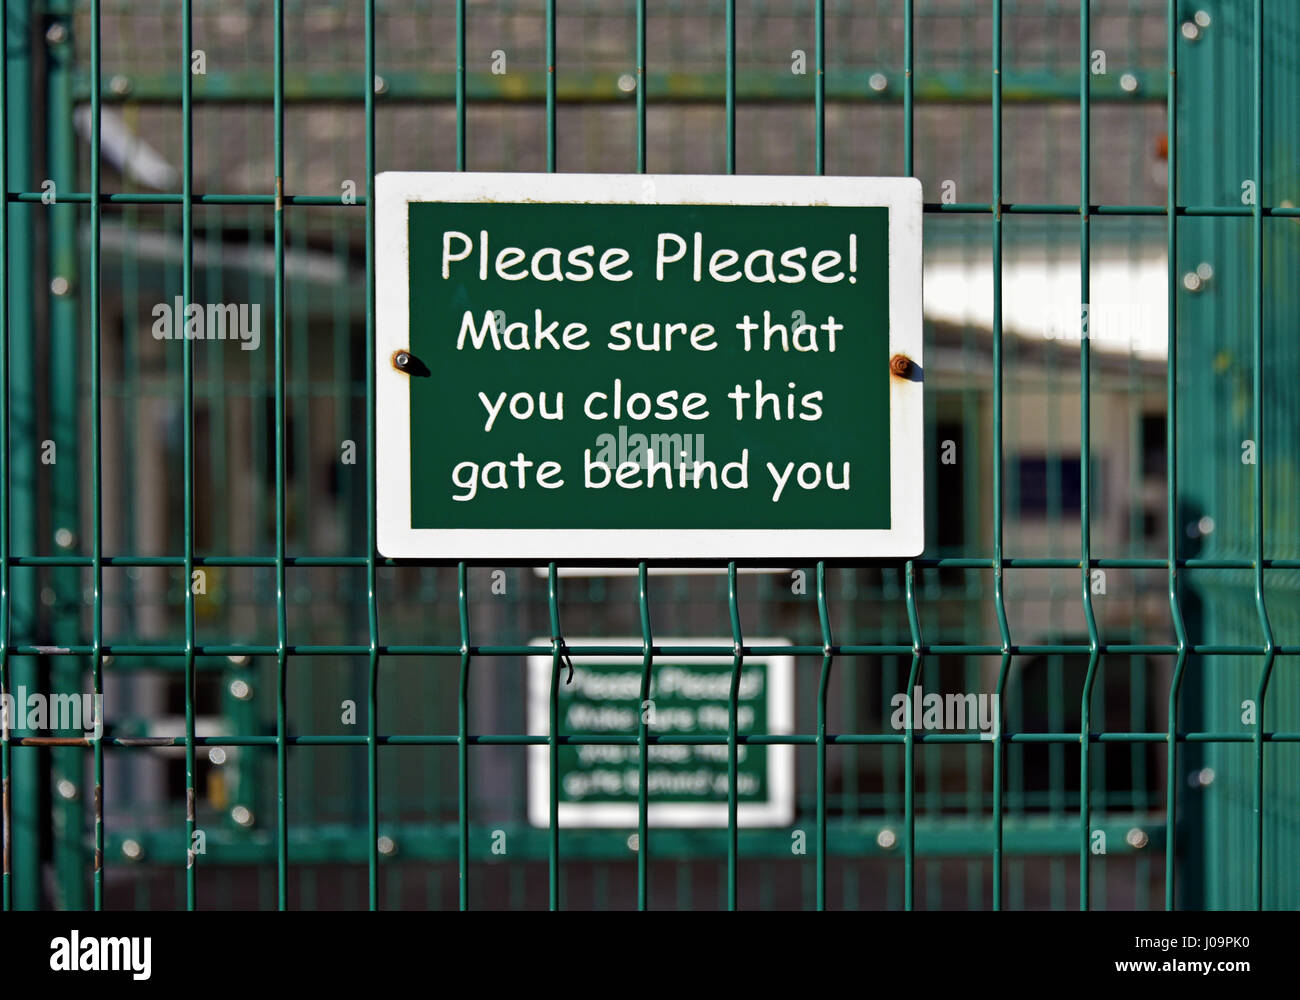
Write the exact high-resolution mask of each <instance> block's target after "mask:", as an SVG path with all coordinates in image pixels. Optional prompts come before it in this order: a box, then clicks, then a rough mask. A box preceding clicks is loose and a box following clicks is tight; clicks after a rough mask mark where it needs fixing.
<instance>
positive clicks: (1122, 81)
mask: <svg viewBox="0 0 1300 1000" xmlns="http://www.w3.org/2000/svg"><path fill="white" fill-rule="evenodd" d="M1119 88H1120V90H1122V91H1124V93H1126V94H1132V93H1134V92H1135V91H1136V90H1137V89H1138V78H1137V77H1136V76H1134V75H1133V74H1132V73H1125V74H1124V75H1123V76H1121V77H1120V78H1119Z"/></svg>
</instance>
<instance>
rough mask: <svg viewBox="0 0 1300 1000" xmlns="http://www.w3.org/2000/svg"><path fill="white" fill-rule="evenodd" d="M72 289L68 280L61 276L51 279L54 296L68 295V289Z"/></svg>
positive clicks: (51, 290) (51, 289)
mask: <svg viewBox="0 0 1300 1000" xmlns="http://www.w3.org/2000/svg"><path fill="white" fill-rule="evenodd" d="M71 287H72V283H71V282H70V281H68V279H67V278H65V277H64V276H63V275H61V274H59V275H55V276H54V277H53V278H51V279H50V292H51V293H53V294H54V295H59V296H63V295H67V294H68V289H70V288H71Z"/></svg>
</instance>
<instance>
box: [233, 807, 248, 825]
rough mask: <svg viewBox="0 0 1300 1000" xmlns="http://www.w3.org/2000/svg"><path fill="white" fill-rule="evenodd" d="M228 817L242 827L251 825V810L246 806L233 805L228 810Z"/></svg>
mask: <svg viewBox="0 0 1300 1000" xmlns="http://www.w3.org/2000/svg"><path fill="white" fill-rule="evenodd" d="M230 818H231V819H233V820H234V821H235V822H236V823H238V824H239V825H240V826H243V827H249V826H252V825H253V810H251V809H249V808H248V806H235V808H234V809H231V810H230Z"/></svg>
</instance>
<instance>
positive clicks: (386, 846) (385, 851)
mask: <svg viewBox="0 0 1300 1000" xmlns="http://www.w3.org/2000/svg"><path fill="white" fill-rule="evenodd" d="M378 846H379V853H380V854H382V855H384V857H392V856H393V855H394V854H396V853H397V842H396V841H395V840H393V838H392V837H380V838H379V842H378Z"/></svg>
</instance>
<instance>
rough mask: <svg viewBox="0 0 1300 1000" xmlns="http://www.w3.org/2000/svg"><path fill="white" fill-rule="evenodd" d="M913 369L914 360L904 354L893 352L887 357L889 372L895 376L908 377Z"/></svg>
mask: <svg viewBox="0 0 1300 1000" xmlns="http://www.w3.org/2000/svg"><path fill="white" fill-rule="evenodd" d="M915 369H916V364H915V362H913V361H912V359H911V358H909V357H908V356H907V355H906V354H895V355H894V356H893V357H892V358H890V359H889V374H890V375H893V376H894V377H895V378H901V379H908V378H910V377H911V375H912V373H913V371H915Z"/></svg>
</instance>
